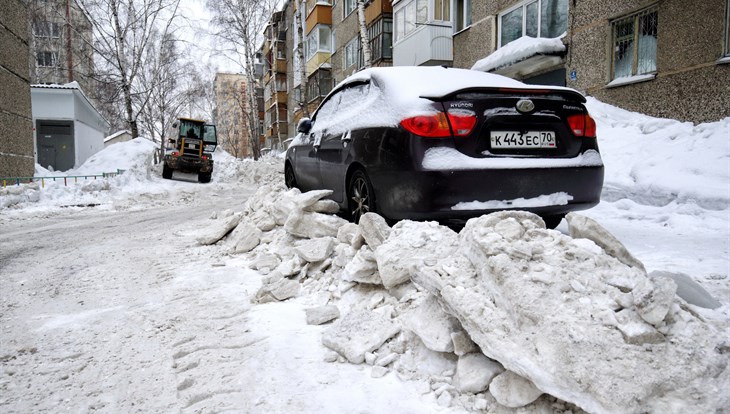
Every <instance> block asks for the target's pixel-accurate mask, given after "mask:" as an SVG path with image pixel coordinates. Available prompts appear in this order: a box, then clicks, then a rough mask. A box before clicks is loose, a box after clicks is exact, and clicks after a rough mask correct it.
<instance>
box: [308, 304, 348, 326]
mask: <svg viewBox="0 0 730 414" xmlns="http://www.w3.org/2000/svg"><path fill="white" fill-rule="evenodd" d="M304 313H305V314H306V316H307V324H309V325H321V324H323V323H327V322H330V321H333V320H335V319H337V318H339V317H340V309H339V308H337V306H335V305H326V306H318V307H316V308H309V309H305V310H304Z"/></svg>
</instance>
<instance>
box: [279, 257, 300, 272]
mask: <svg viewBox="0 0 730 414" xmlns="http://www.w3.org/2000/svg"><path fill="white" fill-rule="evenodd" d="M300 270H302V263H301V259H299V257H296V256H295V257H292V258H291V259H288V260H284V261H282V262H281V263H280V264H279V266H277V267H276V271H277V272H279V273H281V274H282V275H284V276H285V277H290V276H294V275H296V274H297V273H299V271H300Z"/></svg>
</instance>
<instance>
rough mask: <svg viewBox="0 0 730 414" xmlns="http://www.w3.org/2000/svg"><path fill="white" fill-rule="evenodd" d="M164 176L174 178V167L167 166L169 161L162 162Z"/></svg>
mask: <svg viewBox="0 0 730 414" xmlns="http://www.w3.org/2000/svg"><path fill="white" fill-rule="evenodd" d="M162 178H165V179H168V180H169V179H170V178H172V168H170V167H168V166H167V163H163V164H162Z"/></svg>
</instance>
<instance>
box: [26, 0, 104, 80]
mask: <svg viewBox="0 0 730 414" xmlns="http://www.w3.org/2000/svg"><path fill="white" fill-rule="evenodd" d="M28 5H29V6H28V7H29V10H28V12H29V16H30V20H31V37H30V45H31V51H32V53H31V57H30V71H31V83H33V84H59V85H62V84H66V83H69V82H74V81H75V82H78V84H79V86H80V87H81V89H82V90H84V91H87V92H88V91H91V90H93V88H94V81H93V76H94V53H93V48H92V44H91V41H92V28H91V22H90V20H89V17H88V16H87V15H86V14H85V13H84V12H83V11H82V10H81V9H80V8H79V7H78V5H77V3H76V1H75V0H31V1H29V2H28Z"/></svg>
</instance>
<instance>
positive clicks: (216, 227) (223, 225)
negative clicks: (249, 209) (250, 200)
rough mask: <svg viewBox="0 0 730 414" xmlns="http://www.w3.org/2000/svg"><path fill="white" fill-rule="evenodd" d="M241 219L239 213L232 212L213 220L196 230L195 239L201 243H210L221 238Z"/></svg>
mask: <svg viewBox="0 0 730 414" xmlns="http://www.w3.org/2000/svg"><path fill="white" fill-rule="evenodd" d="M240 221H241V214H240V213H237V214H233V215H230V216H228V217H223V218H218V219H217V220H213V223H212V224H210V225H208V226H207V227H205V228H203V229H201V230H199V231H198V234H197V236H195V240H197V242H198V244H201V245H210V244H214V243H216V242H217V241H218V240H220V239H222V238H223V237H224V236H225V235H226V234H228V232H230V231H231V230H233V228H235V227H236V226H237V225H238V223H239V222H240Z"/></svg>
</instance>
